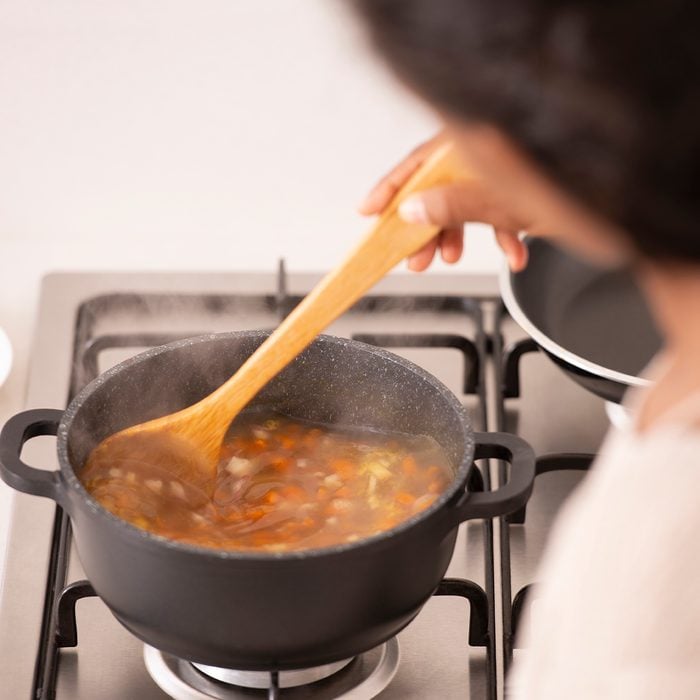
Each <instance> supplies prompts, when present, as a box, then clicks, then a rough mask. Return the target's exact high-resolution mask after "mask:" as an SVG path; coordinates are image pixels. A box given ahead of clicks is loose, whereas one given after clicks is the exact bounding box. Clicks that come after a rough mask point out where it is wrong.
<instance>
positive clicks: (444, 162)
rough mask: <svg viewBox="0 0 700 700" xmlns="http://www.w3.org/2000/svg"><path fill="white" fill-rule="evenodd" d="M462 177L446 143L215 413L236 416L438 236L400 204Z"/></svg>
mask: <svg viewBox="0 0 700 700" xmlns="http://www.w3.org/2000/svg"><path fill="white" fill-rule="evenodd" d="M457 179H464V169H463V166H462V165H461V163H460V162H459V160H458V157H457V155H456V153H455V152H454V149H453V147H452V145H451V144H445V145H444V146H441V147H440V148H438V149H437V150H436V151H435V152H434V153H433V154H431V156H430V157H429V158H427V159H426V161H425V162H424V163H423V164H422V165H421V167H420V168H419V169H418V170H417V171H416V172H415V173H414V174H413V176H412V177H411V178H410V179H409V180H408V181H407V182H406V184H405V185H404V186H403V187H402V188H401V190H399V192H397V194H396V195H395V196H394V198H393V199H392V201H391V202H390V203H389V205H388V206H387V207H386V209H385V210H384V211H383V212H382V214H381V216H380V217H379V218H378V219H377V221H376V223H375V224H374V226H373V227H372V229H371V230H370V232H369V233H368V234H367V236H366V237H365V238H364V239H363V240H362V241H361V242H360V243H359V245H358V246H357V247H356V248H355V249H354V250H353V251H352V252H351V253H350V254H349V255H348V257H347V258H345V260H344V261H343V263H342V264H341V265H340V266H338V267H337V268H336V269H334V270H333V271H331V272H330V273H328V274H327V275H326V276H325V277H324V278H323V279H322V280H321V281H320V282H319V283H318V284H317V285H316V287H314V289H313V290H312V291H311V292H310V293H309V294H308V295H307V296H306V297H305V298H304V299H303V300H302V301H301V302H300V303H299V305H298V306H297V307H296V308H295V309H294V310H293V311H292V312H291V313H290V314H289V315H288V316H287V318H285V320H284V321H282V323H281V324H280V325H279V326H278V328H277V329H276V330H275V331H274V333H272V335H270V337H269V338H267V340H265V342H264V343H263V344H262V345H261V346H260V347H259V348H258V349H257V350H256V351H255V353H254V354H253V355H251V356H250V357H249V358H248V360H246V362H245V363H244V364H243V365H242V366H241V368H240V369H239V370H238V371H237V372H236V373H235V374H234V376H233V377H231V379H229V380H228V381H227V382H226V383H225V384H224V385H222V386H221V387H220V388H219V389H217V391H215V392H214V393H213V394H211V395H210V396H209V397H207V398H206V399H204V402H209V401H212V402H216V403H217V407H216V413H217V416H219V415H220V416H221V418H222V421H223V422H226V420H227V419H228V421H230V420H231V418H232V417H234V416H235V415H237V414H238V412H239V411H240V410H241V409H242V408H243V407H244V406H245V405H246V404H247V403H248V402H249V401H250V400H251V399H252V398H253V397H254V396H255V394H257V392H258V391H259V390H260V389H261V388H262V387H263V386H265V384H266V383H267V382H268V381H269V380H270V379H272V378H273V377H274V376H275V375H276V374H277V373H278V372H279V371H280V370H282V369H283V368H284V367H285V366H286V365H287V364H288V363H289V362H291V361H292V360H293V359H294V358H295V357H296V356H297V355H298V354H299V353H300V352H301V351H302V350H303V349H304V348H305V347H306V346H307V345H309V344H310V343H311V342H312V341H313V339H314V338H315V337H316V336H317V335H318V334H319V333H321V331H323V330H324V329H325V328H326V326H328V325H329V324H330V323H332V322H333V321H334V320H335V319H336V318H337V317H338V316H340V315H341V314H342V313H343V312H344V311H346V310H347V309H348V308H349V307H350V306H352V304H354V303H355V302H356V301H357V300H358V299H359V298H360V297H361V296H362V295H363V294H364V293H365V292H366V291H367V290H368V289H369V288H370V287H372V286H373V285H374V284H375V283H376V282H378V281H379V280H380V279H381V278H382V277H383V276H384V275H385V274H386V273H387V272H389V271H390V270H391V269H392V268H393V267H394V266H395V265H396V264H397V263H399V262H400V261H401V260H403V259H404V258H406V257H408V256H409V255H411V254H412V253H415V252H416V251H417V250H418V249H419V248H421V247H422V246H423V245H424V244H425V243H427V242H428V241H429V240H430V239H431V238H433V237H434V236H435V235H436V234H437V233H438V232H439V228H438V227H437V226H434V225H432V224H408V223H406V222H405V221H403V220H402V219H400V218H399V215H398V213H397V209H398V206H399V204H400V202H401V201H402V200H403V199H404V198H405V197H406V196H407V195H408V194H410V193H412V192H416V191H420V190H424V189H427V188H429V187H434V186H436V185H439V184H445V183H447V182H451V181H454V180H457Z"/></svg>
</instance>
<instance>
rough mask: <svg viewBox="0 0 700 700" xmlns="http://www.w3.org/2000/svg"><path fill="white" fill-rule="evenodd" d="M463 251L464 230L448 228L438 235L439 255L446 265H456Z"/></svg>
mask: <svg viewBox="0 0 700 700" xmlns="http://www.w3.org/2000/svg"><path fill="white" fill-rule="evenodd" d="M463 249H464V229H463V228H454V229H452V228H450V229H446V230H445V231H443V232H442V233H441V234H440V255H441V256H442V259H443V260H444V261H445V262H446V263H450V264H453V263H456V262H457V261H458V260H459V259H460V258H461V257H462V250H463Z"/></svg>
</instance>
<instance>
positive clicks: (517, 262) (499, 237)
mask: <svg viewBox="0 0 700 700" xmlns="http://www.w3.org/2000/svg"><path fill="white" fill-rule="evenodd" d="M495 233H496V241H497V242H498V245H499V246H500V247H501V250H502V251H503V253H504V254H505V256H506V259H507V260H508V266H509V267H510V269H511V270H512V271H513V272H520V271H521V270H523V269H525V267H526V266H527V246H526V245H525V243H524V242H523V241H522V240H520V236H519V235H518V234H517V232H515V231H509V230H505V229H501V228H496V229H495Z"/></svg>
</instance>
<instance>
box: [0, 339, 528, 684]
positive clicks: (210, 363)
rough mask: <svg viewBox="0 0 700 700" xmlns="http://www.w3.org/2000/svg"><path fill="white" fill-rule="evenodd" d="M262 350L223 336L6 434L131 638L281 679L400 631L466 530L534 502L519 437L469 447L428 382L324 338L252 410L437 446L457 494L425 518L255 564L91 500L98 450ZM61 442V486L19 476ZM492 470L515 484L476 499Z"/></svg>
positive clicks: (396, 363)
mask: <svg viewBox="0 0 700 700" xmlns="http://www.w3.org/2000/svg"><path fill="white" fill-rule="evenodd" d="M265 337H266V334H265V333H262V332H242V333H226V334H221V335H208V336H203V337H198V338H192V339H189V340H185V341H180V342H176V343H172V344H170V345H166V346H163V347H158V348H154V349H152V350H149V351H147V352H145V353H143V354H141V355H138V356H137V357H134V358H132V359H130V360H127V361H126V362H123V363H121V364H120V365H117V366H116V367H114V368H113V369H111V370H109V371H108V372H105V373H104V374H102V375H101V376H100V377H98V378H97V379H96V380H95V381H93V382H92V383H91V384H90V385H89V386H87V387H86V388H85V389H84V390H83V391H82V392H81V393H80V394H79V395H78V396H77V397H76V399H75V400H74V401H73V402H72V403H71V404H70V406H69V407H68V409H67V410H66V411H65V412H62V411H56V410H34V411H26V412H24V413H21V414H19V415H17V416H15V417H14V418H12V419H11V420H10V421H9V422H8V423H7V424H6V425H5V427H4V429H3V431H2V434H0V475H1V476H2V478H3V479H4V480H5V481H6V482H7V483H8V484H9V485H10V486H12V487H14V488H16V489H18V490H20V491H24V492H27V493H31V494H35V495H38V496H46V497H48V498H52V499H54V500H55V501H56V502H57V503H58V504H60V505H61V506H62V507H63V508H64V509H65V510H66V511H67V512H68V514H69V515H70V517H71V520H72V525H73V533H74V538H75V542H76V546H77V550H78V554H79V555H80V560H81V562H82V564H83V567H84V569H85V573H86V575H87V577H88V578H89V579H90V582H91V583H92V585H93V586H94V588H95V591H96V592H97V594H98V595H99V596H100V597H101V598H102V600H103V601H104V602H105V603H106V604H107V606H108V607H109V608H110V610H111V611H112V613H113V614H114V615H115V616H116V618H117V619H118V620H119V621H120V622H121V623H122V624H123V625H124V626H125V627H126V628H127V629H129V630H130V631H131V632H132V633H133V634H135V635H136V636H137V637H140V638H141V639H142V640H144V641H145V642H147V643H148V644H150V645H152V646H154V647H157V648H159V649H162V650H164V651H166V652H169V653H171V654H174V655H176V656H178V657H180V658H183V659H188V660H190V661H195V662H200V663H204V664H208V665H213V666H223V667H230V668H240V669H251V670H270V669H279V670H284V669H292V668H299V667H307V666H316V665H319V664H323V663H329V662H332V661H336V660H339V659H343V658H347V657H351V656H354V655H356V654H358V653H360V652H362V651H365V650H367V649H369V648H371V647H374V646H376V645H377V644H379V643H380V642H382V641H384V640H385V639H387V638H389V637H391V636H393V635H395V634H396V633H397V632H398V631H399V630H401V628H402V627H404V626H405V625H406V624H407V623H408V622H410V620H411V619H412V618H413V617H414V616H415V615H416V614H417V613H418V611H419V610H420V608H421V606H422V605H423V603H424V602H425V601H426V600H427V599H428V598H429V596H430V595H431V593H432V592H433V591H434V589H435V587H436V586H437V585H438V582H439V581H440V579H441V578H442V576H443V575H444V573H445V570H446V569H447V565H448V563H449V561H450V558H451V556H452V551H453V548H454V543H455V538H456V527H457V525H458V524H459V523H460V522H462V521H464V520H467V519H469V518H483V517H490V516H497V515H501V514H504V513H507V512H510V511H512V510H515V509H517V508H518V507H520V506H521V505H523V503H524V502H525V501H526V500H527V497H528V495H529V494H530V491H531V488H532V481H533V478H534V456H533V453H532V450H531V449H530V448H529V447H528V445H527V444H526V443H524V442H523V441H522V440H520V439H518V438H516V437H514V436H511V435H505V434H475V433H473V432H472V430H471V428H470V426H469V422H468V419H467V417H466V415H465V412H464V410H463V408H462V406H461V405H460V404H459V402H458V401H457V399H456V398H455V397H454V396H453V395H452V394H451V393H450V391H449V390H448V389H447V388H446V387H445V386H444V385H442V384H441V383H440V382H438V381H437V380H436V379H435V378H433V377H432V376H430V375H429V374H427V373H426V372H424V371H423V370H421V369H420V368H419V367H416V366H415V365H413V364H411V363H410V362H408V361H406V360H404V359H403V358H400V357H397V356H396V355H393V354H391V353H388V352H386V351H384V350H381V349H377V348H374V347H371V346H368V345H364V344H362V343H358V342H353V341H348V340H344V339H339V338H332V337H328V336H322V337H320V338H319V339H318V340H316V341H315V342H314V343H313V344H312V345H311V346H310V347H309V348H308V349H307V350H306V351H304V352H303V353H302V354H301V355H300V356H299V357H298V358H297V359H296V360H295V361H294V362H293V363H292V364H291V365H289V366H288V367H287V368H286V369H285V370H284V371H283V372H282V373H280V374H279V375H278V376H277V377H276V378H275V379H274V380H273V381H271V382H270V383H269V384H268V385H267V386H266V387H265V388H264V389H263V391H262V392H261V393H260V394H259V396H258V397H257V398H256V399H255V401H254V403H255V404H256V405H265V406H273V407H274V408H275V409H276V410H278V411H282V412H284V413H287V414H289V415H292V416H296V417H301V418H306V419H310V420H314V421H320V422H338V421H341V422H343V423H345V424H351V425H362V426H371V427H373V428H377V429H381V430H392V431H402V432H406V433H414V434H425V435H430V436H432V437H433V438H434V439H435V440H437V442H438V443H439V444H440V445H442V447H443V448H444V449H445V451H446V452H447V454H448V455H449V457H450V459H451V461H452V463H453V465H454V480H453V482H452V484H451V486H450V487H449V489H448V490H447V491H446V492H445V493H444V494H443V495H442V496H441V497H440V498H439V499H438V500H437V501H436V502H435V503H434V504H433V505H432V506H431V507H430V508H428V509H427V510H425V511H424V512H422V513H420V514H419V515H417V516H415V517H413V518H412V519H410V520H408V521H406V522H404V523H402V524H400V525H398V526H397V527H395V528H394V529H392V530H390V531H387V532H384V533H381V534H379V535H375V536H373V537H370V538H368V539H365V540H361V541H359V542H354V543H349V544H342V545H338V546H335V547H327V548H324V549H317V550H309V551H298V552H284V553H269V552H264V553H262V552H261V553H256V552H236V551H218V550H213V549H206V548H200V547H195V546H191V545H186V544H179V543H177V542H173V541H170V540H167V539H164V538H162V537H158V536H156V535H153V534H150V533H148V532H145V531H143V530H140V529H138V528H136V527H133V526H132V525H130V524H128V523H127V522H125V521H123V520H120V519H119V518H117V517H115V516H114V515H112V514H111V513H109V512H108V511H107V510H105V509H104V508H102V507H101V506H100V505H99V504H98V503H97V502H96V501H94V500H93V499H92V498H91V497H90V495H89V494H88V493H87V492H86V491H85V489H84V488H83V486H82V484H81V482H80V481H79V479H78V477H77V475H76V474H77V473H79V472H80V469H81V466H82V465H83V464H84V462H85V459H86V457H87V455H88V454H89V452H90V451H91V450H92V448H93V447H94V446H95V445H96V444H97V443H99V442H100V441H101V440H102V439H104V438H105V437H107V436H108V435H110V434H112V433H114V432H115V431H118V430H121V429H123V428H126V427H127V426H130V425H133V424H135V423H140V422H142V421H146V420H149V419H151V418H155V417H156V416H160V415H163V414H165V413H169V412H172V411H176V410H178V409H180V408H183V407H184V406H186V405H189V404H191V403H193V402H195V401H198V400H199V399H201V398H203V397H204V396H206V395H207V394H209V393H210V392H211V391H212V390H213V389H215V388H216V387H218V386H220V385H221V384H222V383H223V382H224V381H225V380H226V379H227V378H228V377H229V376H230V375H231V374H232V373H233V372H234V371H235V370H236V369H237V368H238V367H239V366H240V365H241V364H242V363H243V361H244V360H245V359H246V358H247V357H248V356H249V355H250V354H251V353H252V352H253V351H254V350H255V349H256V348H257V347H258V345H259V344H260V343H261V342H262V341H263V340H264V338H265ZM53 434H56V435H57V436H58V456H59V461H60V470H58V471H55V472H51V471H42V470H38V469H34V468H32V467H29V466H27V465H26V464H24V463H23V462H22V461H21V460H20V457H19V454H20V451H21V449H22V445H23V443H24V442H26V441H27V440H28V439H30V438H32V437H35V436H37V435H53ZM483 457H496V458H499V459H505V460H508V461H511V463H512V470H511V471H512V475H511V478H510V480H509V482H508V483H507V484H506V485H505V486H503V487H502V488H500V489H499V490H497V491H495V492H488V493H470V492H468V490H467V489H466V484H467V478H468V476H469V472H470V470H471V469H473V468H474V467H473V460H474V459H475V458H483Z"/></svg>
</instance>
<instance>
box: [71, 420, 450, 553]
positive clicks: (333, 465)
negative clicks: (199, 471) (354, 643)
mask: <svg viewBox="0 0 700 700" xmlns="http://www.w3.org/2000/svg"><path fill="white" fill-rule="evenodd" d="M453 477H454V472H453V469H452V467H451V465H450V462H449V459H448V457H447V455H446V454H445V452H444V451H443V450H442V448H441V447H440V446H439V445H438V444H437V442H435V440H433V439H432V438H430V437H427V436H413V435H404V434H400V433H380V432H376V431H372V430H368V429H361V428H346V427H339V426H329V425H321V424H315V423H310V422H307V421H301V420H297V419H294V418H290V417H288V416H284V415H281V414H278V413H273V412H270V411H265V412H262V411H259V410H255V411H248V412H245V413H243V414H241V415H240V416H239V417H238V418H237V419H236V420H235V421H234V423H233V424H232V426H231V429H230V430H229V432H228V434H227V437H226V440H225V441H224V445H223V448H222V453H221V461H220V463H219V466H218V469H217V474H216V479H215V482H214V483H213V484H212V485H211V486H212V487H211V489H209V493H207V492H205V490H203V489H200V488H198V487H197V486H194V485H193V484H192V483H191V482H188V481H187V480H186V478H184V477H183V475H179V476H177V475H174V474H172V473H170V472H169V471H168V470H167V469H163V468H162V466H160V467H159V466H156V465H153V464H148V463H145V462H134V463H124V464H122V463H119V464H117V465H114V466H108V465H106V464H105V463H104V462H102V463H100V464H99V466H94V465H91V464H90V463H88V465H87V466H86V468H85V470H84V471H83V474H82V477H81V478H82V481H83V483H84V485H85V488H86V489H87V490H88V491H89V492H90V493H91V494H92V496H93V498H95V499H96V500H97V501H98V502H99V503H100V504H102V505H103V506H104V507H105V508H106V509H107V510H109V511H110V512H112V513H114V514H115V515H117V516H119V517H120V518H122V519H124V520H127V521H128V522H130V523H132V524H133V525H136V526H137V527H140V528H142V529H144V530H148V531H150V532H153V533H155V534H158V535H162V536H163V537H167V538H169V539H173V540H177V541H180V542H187V543H190V544H195V545H200V546H204V547H213V548H217V549H228V550H266V551H289V550H300V549H310V548H317V547H325V546H328V545H335V544H339V543H343V542H353V541H355V540H359V539H363V538H366V537H369V536H371V535H374V534H376V533H379V532H382V531H384V530H388V529H390V528H392V527H394V526H395V525H397V524H398V523H400V522H402V521H404V520H406V519H407V518H410V517H411V516H412V515H415V514H416V513H418V512H420V511H422V510H424V509H425V508H427V507H428V506H429V505H430V504H431V503H433V501H434V500H435V499H436V498H437V497H438V496H439V495H440V493H442V492H443V491H444V490H445V489H446V488H447V486H448V485H449V484H450V482H451V481H452V479H453Z"/></svg>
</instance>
